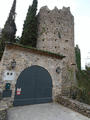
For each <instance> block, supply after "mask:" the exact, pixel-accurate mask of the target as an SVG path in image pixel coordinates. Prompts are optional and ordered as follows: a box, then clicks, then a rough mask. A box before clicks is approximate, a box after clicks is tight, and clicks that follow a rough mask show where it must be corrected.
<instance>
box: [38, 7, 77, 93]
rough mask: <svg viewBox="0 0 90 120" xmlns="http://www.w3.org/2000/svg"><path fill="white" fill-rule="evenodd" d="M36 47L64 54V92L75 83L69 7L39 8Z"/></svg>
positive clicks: (72, 21)
mask: <svg viewBox="0 0 90 120" xmlns="http://www.w3.org/2000/svg"><path fill="white" fill-rule="evenodd" d="M37 48H38V49H42V50H48V51H51V52H54V53H58V54H63V55H65V56H66V58H65V59H64V60H63V64H64V65H66V68H65V69H64V72H63V88H65V92H66V91H67V90H66V89H67V88H69V87H70V86H71V84H76V77H75V76H76V75H75V69H76V66H75V65H76V63H75V50H74V17H73V15H72V14H71V12H70V8H69V7H68V8H65V7H63V9H60V10H59V9H57V8H56V7H55V8H54V9H53V10H49V9H48V7H47V6H45V7H42V8H41V9H40V12H39V14H38V40H37ZM64 86H65V87H64ZM66 87H67V88H66ZM63 90H64V89H63Z"/></svg>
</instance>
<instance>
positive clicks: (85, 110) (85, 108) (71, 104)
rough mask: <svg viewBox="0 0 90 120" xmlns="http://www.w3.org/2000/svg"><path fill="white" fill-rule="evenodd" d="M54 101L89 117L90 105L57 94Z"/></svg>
mask: <svg viewBox="0 0 90 120" xmlns="http://www.w3.org/2000/svg"><path fill="white" fill-rule="evenodd" d="M56 101H57V102H58V103H60V104H62V105H64V106H65V107H68V108H70V109H73V110H75V111H77V112H79V113H81V114H83V115H85V116H87V117H89V118H90V105H87V104H84V103H81V102H79V101H76V100H72V99H69V98H67V97H65V96H61V95H58V96H57V98H56Z"/></svg>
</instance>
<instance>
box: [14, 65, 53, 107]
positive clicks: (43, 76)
mask: <svg viewBox="0 0 90 120" xmlns="http://www.w3.org/2000/svg"><path fill="white" fill-rule="evenodd" d="M51 101H52V79H51V76H50V74H49V72H48V71H47V70H46V69H45V68H43V67H41V66H37V65H34V66H31V67H28V68H26V69H25V70H24V71H22V72H21V74H20V76H19V77H18V80H17V83H16V88H15V97H14V102H13V104H14V106H18V105H27V104H38V103H47V102H51Z"/></svg>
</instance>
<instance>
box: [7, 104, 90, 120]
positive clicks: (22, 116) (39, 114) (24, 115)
mask: <svg viewBox="0 0 90 120" xmlns="http://www.w3.org/2000/svg"><path fill="white" fill-rule="evenodd" d="M8 120H90V118H87V117H85V116H83V115H81V114H79V113H77V112H74V111H72V110H70V109H68V108H65V107H63V106H61V105H59V104H56V103H48V104H38V105H29V106H23V107H15V108H11V109H10V110H9V111H8Z"/></svg>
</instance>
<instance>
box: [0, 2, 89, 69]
mask: <svg viewBox="0 0 90 120" xmlns="http://www.w3.org/2000/svg"><path fill="white" fill-rule="evenodd" d="M12 3H13V0H0V28H3V26H4V24H5V21H6V20H7V17H8V15H9V12H10V9H11V6H12ZM31 4H32V0H17V6H16V13H17V16H16V25H17V35H18V36H21V32H22V27H23V23H24V20H25V17H26V13H27V9H28V7H29V5H31ZM45 5H47V6H48V7H49V9H53V8H54V7H55V6H57V7H58V8H59V9H61V8H62V7H63V6H65V7H70V9H71V12H72V14H73V15H74V22H75V44H78V45H79V47H80V49H81V57H82V67H84V65H85V64H86V63H87V62H88V61H90V59H88V60H87V57H88V56H89V58H90V0H38V9H40V7H42V6H45Z"/></svg>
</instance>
